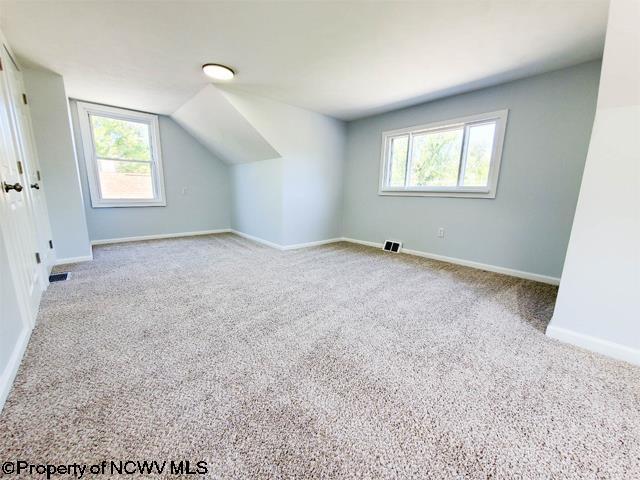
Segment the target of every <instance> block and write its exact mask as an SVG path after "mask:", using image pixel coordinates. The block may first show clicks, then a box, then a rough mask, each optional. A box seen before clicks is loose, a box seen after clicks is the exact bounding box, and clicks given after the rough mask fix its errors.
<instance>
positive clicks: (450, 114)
mask: <svg viewBox="0 0 640 480" xmlns="http://www.w3.org/2000/svg"><path fill="white" fill-rule="evenodd" d="M599 73H600V62H599V61H596V62H590V63H585V64H582V65H578V66H575V67H572V68H567V69H563V70H559V71H555V72H551V73H547V74H544V75H539V76H535V77H530V78H527V79H524V80H518V81H514V82H510V83H506V84H502V85H498V86H495V87H491V88H486V89H483V90H478V91H474V92H471V93H467V94H463V95H457V96H454V97H449V98H445V99H442V100H437V101H433V102H429V103H425V104H422V105H419V106H415V107H411V108H406V109H402V110H396V111H393V112H389V113H385V114H381V115H377V116H373V117H369V118H365V119H362V120H357V121H353V122H350V123H349V124H348V125H347V146H346V178H345V190H344V223H343V234H344V236H346V237H351V238H356V239H360V240H368V241H374V242H382V241H383V240H384V239H385V238H394V239H398V240H402V241H404V243H405V245H404V246H405V247H406V248H410V249H415V250H421V251H424V252H429V253H434V254H439V255H445V256H449V257H455V258H460V259H464V260H470V261H475V262H480V263H485V264H490V265H494V266H499V267H506V268H511V269H515V270H521V271H525V272H531V273H537V274H541V275H548V276H552V277H559V276H560V274H561V272H562V266H563V262H564V257H565V252H566V249H567V243H568V240H569V233H570V230H571V222H572V220H573V215H574V211H575V206H576V201H577V198H578V190H579V187H580V180H581V177H582V171H583V168H584V163H585V158H586V154H587V147H588V144H589V137H590V133H591V128H592V125H593V118H594V114H595V106H596V96H597V92H598V79H599ZM504 108H508V109H509V120H508V123H507V129H506V136H505V143H504V150H503V157H502V166H501V171H500V179H499V183H498V191H497V196H496V198H495V199H470V198H443V197H390V196H379V195H378V194H377V191H378V175H379V168H380V146H381V134H382V132H383V131H385V130H391V129H396V128H402V127H409V126H412V125H420V124H424V123H429V122H434V121H438V120H446V119H449V118H456V117H461V116H465V115H471V114H476V113H482V112H491V111H495V110H500V109H504ZM439 227H444V228H445V229H446V234H445V238H444V239H439V238H437V235H436V234H437V230H438V228H439Z"/></svg>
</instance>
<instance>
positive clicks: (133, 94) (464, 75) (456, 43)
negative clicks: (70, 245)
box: [0, 0, 608, 119]
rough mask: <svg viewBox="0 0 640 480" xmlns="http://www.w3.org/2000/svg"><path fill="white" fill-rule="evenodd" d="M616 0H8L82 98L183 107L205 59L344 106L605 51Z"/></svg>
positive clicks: (410, 97)
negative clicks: (610, 3) (611, 4)
mask: <svg viewBox="0 0 640 480" xmlns="http://www.w3.org/2000/svg"><path fill="white" fill-rule="evenodd" d="M607 7H608V2H607V1H606V0H582V1H576V0H555V1H553V0H552V1H549V0H547V1H540V0H529V1H525V0H510V1H504V0H503V1H482V0H474V1H456V0H448V1H444V0H439V1H423V2H411V3H405V2H384V3H382V2H367V1H351V2H342V3H333V2H332V3H329V2H308V3H302V2H268V1H261V2H251V3H249V2H198V3H187V2H119V3H109V2H92V1H85V2H64V1H55V2H30V1H19V2H15V1H2V2H1V3H0V9H1V10H0V15H2V19H1V27H2V30H3V31H4V34H5V36H6V37H7V38H8V40H9V42H10V44H11V45H12V47H13V49H14V50H15V51H16V53H17V54H18V56H19V57H20V58H21V60H22V61H23V63H25V64H26V65H27V66H29V65H31V66H40V67H44V68H47V69H49V70H53V71H55V72H57V73H59V74H62V75H63V76H64V78H65V83H66V86H67V93H68V94H69V95H70V96H72V97H75V98H80V99H83V100H89V101H96V102H102V103H107V104H112V105H119V106H125V107H129V108H136V109H140V110H146V111H151V112H157V113H166V114H170V113H173V112H174V111H175V110H176V109H178V108H179V107H180V106H181V105H182V104H184V103H185V102H186V101H187V100H189V99H190V98H191V97H192V96H193V95H195V94H196V93H197V92H198V91H200V90H201V89H202V88H203V87H204V86H205V85H206V84H207V79H206V77H204V75H203V74H202V72H201V70H200V65H201V64H203V63H206V62H216V63H224V64H227V65H229V66H231V67H233V68H234V69H236V70H237V72H238V76H237V78H236V79H235V80H234V82H233V86H232V88H234V89H239V90H243V91H246V92H249V93H253V94H257V95H263V96H267V97H271V98H274V99H276V100H281V101H283V102H286V103H290V104H293V105H297V106H300V107H304V108H308V109H310V110H315V111H317V112H321V113H324V114H328V115H331V116H334V117H337V118H342V119H353V118H357V117H362V116H366V115H368V114H372V113H376V112H380V111H385V110H390V109H392V108H396V107H399V106H404V105H410V104H414V103H419V102H420V101H425V100H429V99H432V98H437V97H440V96H444V95H447V94H451V93H458V92H461V91H467V90H472V89H474V88H479V87H482V86H486V85H492V84H496V83H500V82H502V81H505V80H511V79H514V78H520V77H524V76H527V75H531V74H534V73H540V72H544V71H548V70H553V69H557V68H561V67H564V66H569V65H573V64H577V63H581V62H584V61H588V60H591V59H595V58H600V57H601V55H602V49H603V44H604V34H605V27H606V20H607V18H606V17H607Z"/></svg>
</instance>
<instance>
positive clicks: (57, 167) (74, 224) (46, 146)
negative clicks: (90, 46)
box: [23, 69, 91, 261]
mask: <svg viewBox="0 0 640 480" xmlns="http://www.w3.org/2000/svg"><path fill="white" fill-rule="evenodd" d="M23 74H24V82H25V87H26V89H27V92H28V95H29V104H30V107H31V108H30V110H31V120H32V122H33V130H34V137H35V141H36V148H37V149H38V158H39V160H40V168H41V170H42V175H43V177H42V178H43V187H44V191H45V196H46V199H47V207H48V210H49V220H50V223H51V234H52V236H53V242H54V245H55V250H56V256H57V258H58V260H61V261H64V260H65V259H72V258H78V257H87V256H90V255H91V246H90V245H89V234H88V232H87V221H86V218H85V213H84V207H83V200H82V190H81V188H80V178H79V175H78V168H77V163H76V158H75V152H74V149H73V138H72V132H71V122H70V119H69V103H68V101H67V94H66V92H65V87H64V81H63V79H62V77H61V76H60V75H57V74H55V73H52V72H48V71H44V70H31V69H25V70H24V71H23Z"/></svg>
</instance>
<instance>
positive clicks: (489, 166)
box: [379, 110, 507, 198]
mask: <svg viewBox="0 0 640 480" xmlns="http://www.w3.org/2000/svg"><path fill="white" fill-rule="evenodd" d="M506 120H507V111H506V110H503V111H499V112H492V113H486V114H482V115H474V116H471V117H465V118H462V119H456V120H451V121H447V122H438V123H434V124H429V125H423V126H420V127H412V128H407V129H402V130H395V131H391V132H385V133H383V157H382V170H381V172H382V173H381V178H380V191H379V193H380V194H381V195H427V196H467V197H487V198H494V197H495V192H496V187H497V180H498V173H499V168H500V157H501V154H502V143H503V138H504V131H505V126H506Z"/></svg>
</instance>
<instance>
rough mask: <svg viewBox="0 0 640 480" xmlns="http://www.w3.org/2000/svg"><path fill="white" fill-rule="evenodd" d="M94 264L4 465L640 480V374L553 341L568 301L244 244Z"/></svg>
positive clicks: (47, 329)
mask: <svg viewBox="0 0 640 480" xmlns="http://www.w3.org/2000/svg"><path fill="white" fill-rule="evenodd" d="M94 254H95V260H94V261H93V262H90V263H84V264H78V265H73V266H71V267H70V268H69V269H70V271H71V272H72V273H71V279H70V280H68V281H67V282H63V283H54V284H52V285H51V286H50V287H49V290H48V291H47V293H46V295H45V297H44V300H43V303H42V307H41V312H40V316H39V323H38V325H37V327H36V328H35V330H34V332H33V336H32V338H31V343H30V344H29V347H28V350H27V353H26V355H25V359H24V362H23V364H22V366H21V367H20V371H19V373H18V376H17V379H16V383H15V386H14V388H13V390H12V393H11V395H10V397H9V399H8V401H7V404H6V406H5V409H4V411H3V412H2V414H1V415H0V460H3V461H4V460H6V459H14V458H21V459H24V460H27V461H30V462H32V463H71V462H79V463H87V464H95V463H98V462H101V461H102V460H107V461H111V460H114V461H120V460H130V459H133V460H142V459H148V460H160V461H163V460H180V459H184V460H190V461H192V463H195V462H197V461H200V460H205V461H207V462H208V477H210V478H238V479H247V478H265V479H266V478H434V479H450V478H454V479H455V478H473V479H475V478H478V479H480V478H509V479H512V478H532V479H533V478H535V479H548V478H554V479H560V478H608V479H637V478H640V369H639V368H636V367H633V366H631V365H629V364H625V363H622V362H617V361H614V360H611V359H608V358H605V357H602V356H599V355H596V354H592V353H589V352H587V351H583V350H580V349H577V348H574V347H571V346H568V345H564V344H561V343H559V342H557V341H554V340H551V339H549V338H546V337H545V336H544V333H543V331H544V327H545V325H546V323H547V322H548V320H549V319H550V317H551V314H552V310H553V303H554V300H555V295H556V288H555V287H551V286H548V285H542V284H538V283H534V282H529V281H524V280H519V279H515V278H511V277H507V276H501V275H497V274H492V273H487V272H481V271H478V270H473V269H468V268H463V267H457V266H453V265H449V264H445V263H439V262H434V261H430V260H426V259H420V258H416V257H411V256H406V255H393V254H386V253H383V252H381V251H378V250H376V249H372V248H368V247H360V246H354V245H351V244H346V243H337V244H332V245H327V246H323V247H317V248H310V249H304V250H297V251H289V252H280V251H276V250H272V249H270V248H268V247H263V246H260V245H257V244H254V243H252V242H250V241H247V240H244V239H241V238H239V237H236V236H234V235H230V234H229V235H216V236H203V237H193V238H188V239H171V240H161V241H152V242H140V243H131V244H120V245H111V246H103V247H98V248H95V250H94ZM603 321H606V319H603ZM92 478H101V477H92Z"/></svg>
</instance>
